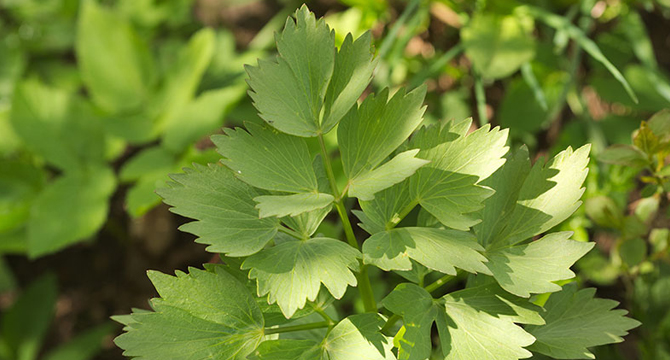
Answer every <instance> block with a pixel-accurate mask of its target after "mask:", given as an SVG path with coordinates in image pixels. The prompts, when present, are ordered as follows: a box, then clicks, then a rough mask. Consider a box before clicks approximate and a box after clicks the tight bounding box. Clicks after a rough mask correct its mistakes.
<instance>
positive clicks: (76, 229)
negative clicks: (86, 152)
mask: <svg viewBox="0 0 670 360" xmlns="http://www.w3.org/2000/svg"><path fill="white" fill-rule="evenodd" d="M115 188H116V178H115V176H114V173H113V172H112V170H111V169H109V168H107V167H92V168H89V169H87V170H82V171H79V172H73V173H68V174H65V175H63V176H61V177H59V178H58V179H56V180H55V181H53V182H52V183H50V184H49V185H48V186H46V187H45V188H44V190H43V191H42V192H41V193H40V194H39V196H38V197H37V198H36V199H35V202H34V203H33V206H32V210H31V213H30V219H29V220H28V254H29V255H30V256H31V257H33V258H35V257H39V256H43V255H46V254H50V253H53V252H56V251H58V250H60V249H62V248H64V247H66V246H68V245H71V244H73V243H75V242H77V241H81V240H84V239H86V238H87V237H89V236H92V235H94V234H95V233H96V232H97V231H98V229H100V227H101V226H102V225H103V224H104V223H105V220H106V219H107V212H108V210H109V204H108V201H109V198H110V196H111V195H112V193H113V192H114V189H115Z"/></svg>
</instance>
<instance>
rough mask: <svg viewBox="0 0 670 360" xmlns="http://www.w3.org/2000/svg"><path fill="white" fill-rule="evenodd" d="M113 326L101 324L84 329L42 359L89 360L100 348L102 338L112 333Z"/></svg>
mask: <svg viewBox="0 0 670 360" xmlns="http://www.w3.org/2000/svg"><path fill="white" fill-rule="evenodd" d="M113 331H114V326H112V324H103V325H100V326H97V327H95V328H92V329H86V330H84V332H83V333H82V334H80V335H77V336H76V337H75V338H74V339H72V340H70V341H69V342H67V343H65V344H63V345H61V346H59V347H57V348H56V349H54V350H52V351H51V352H49V353H48V354H47V355H45V356H44V360H89V359H92V358H93V357H94V356H95V355H96V353H97V352H98V351H100V349H101V348H102V342H103V340H104V339H105V338H106V337H107V336H109V335H111V334H112V332H113Z"/></svg>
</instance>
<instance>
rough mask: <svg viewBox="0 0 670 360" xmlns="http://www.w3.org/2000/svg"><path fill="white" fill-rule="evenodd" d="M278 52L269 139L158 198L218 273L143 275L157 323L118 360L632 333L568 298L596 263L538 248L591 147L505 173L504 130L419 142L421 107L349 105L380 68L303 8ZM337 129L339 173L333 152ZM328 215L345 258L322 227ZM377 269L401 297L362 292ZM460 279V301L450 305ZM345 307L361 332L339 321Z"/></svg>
mask: <svg viewBox="0 0 670 360" xmlns="http://www.w3.org/2000/svg"><path fill="white" fill-rule="evenodd" d="M277 49H278V53H279V54H278V56H277V57H276V59H274V60H261V61H259V63H258V66H255V67H249V68H248V73H249V85H250V87H251V92H250V95H251V97H252V99H253V100H254V104H255V106H256V108H257V109H258V112H259V115H260V117H261V118H262V119H263V120H264V121H265V124H256V123H248V124H247V125H246V130H245V129H234V130H226V131H225V135H218V136H214V137H213V138H212V140H213V141H214V143H215V144H216V146H217V148H218V151H219V152H220V153H221V155H223V160H222V163H221V164H211V165H209V166H197V165H195V166H194V168H191V169H185V172H184V173H182V174H178V175H174V176H173V180H174V182H173V183H172V184H171V185H170V187H169V188H167V189H163V190H161V191H160V192H159V193H160V195H161V196H162V197H163V198H164V199H165V202H166V203H168V204H169V205H171V206H173V208H172V210H173V211H174V212H175V213H178V214H181V215H184V216H187V217H190V218H193V219H195V221H194V222H191V223H188V224H186V225H184V226H183V227H182V230H184V231H187V232H190V233H193V234H195V235H196V236H198V240H197V241H198V242H199V243H203V244H207V245H209V246H208V247H207V250H208V251H211V252H213V253H218V254H220V255H221V258H222V260H223V261H222V262H223V264H207V265H205V268H204V270H200V269H191V270H190V271H189V273H183V272H177V274H176V277H175V276H170V275H165V274H161V273H158V272H150V273H149V277H150V279H151V281H152V282H153V283H154V285H155V286H156V289H157V290H158V293H159V294H160V298H158V299H154V300H153V301H152V302H151V306H152V309H153V311H144V310H136V311H135V312H134V313H133V314H131V315H126V316H120V317H118V318H117V319H118V320H119V321H120V322H122V323H123V324H125V325H126V327H125V331H126V332H125V333H124V334H122V335H121V336H119V337H118V338H117V339H116V344H117V345H118V346H120V347H121V348H123V349H124V350H125V355H126V356H129V357H134V358H138V359H182V360H183V359H194V360H195V359H257V360H261V359H272V360H294V359H305V360H308V359H330V360H351V359H387V360H388V359H411V360H425V359H428V358H440V359H461V360H462V359H467V360H471V359H472V360H474V359H477V360H487V359H495V360H507V359H522V358H529V357H531V356H533V353H536V354H543V355H546V356H549V357H553V358H557V359H576V358H580V359H587V358H593V355H592V354H591V353H590V352H589V350H588V348H589V347H593V346H597V345H602V344H606V343H612V342H617V341H621V336H624V335H625V334H627V330H629V329H631V328H634V327H635V326H637V325H638V322H637V321H635V320H632V319H629V318H626V317H624V315H625V313H626V312H625V311H624V310H613V308H614V307H615V306H616V302H614V301H611V300H602V299H597V298H594V290H593V289H584V290H578V289H577V286H575V284H567V285H564V286H563V287H561V286H560V285H559V283H560V284H565V283H566V282H565V281H564V280H567V279H570V278H572V277H574V273H572V272H571V271H570V269H569V268H570V266H572V264H573V263H574V262H575V261H576V260H577V259H579V258H580V257H582V256H583V255H584V254H586V253H587V252H588V251H589V250H590V249H591V248H592V247H593V244H592V243H584V242H577V241H574V240H570V236H571V234H570V233H566V232H558V233H547V231H548V230H550V229H551V228H552V227H554V226H555V225H556V224H558V223H560V222H561V221H563V220H564V219H565V218H567V217H568V216H569V215H570V214H572V213H573V212H574V211H575V210H576V209H577V207H579V205H580V201H579V199H580V197H581V195H582V192H583V189H582V187H581V186H582V182H583V180H584V178H585V176H586V168H585V167H586V165H587V162H588V151H589V148H588V146H586V147H583V148H580V149H578V150H574V151H573V150H572V149H567V150H565V151H563V152H562V153H560V154H559V155H557V156H556V157H555V158H553V159H551V160H549V161H548V162H546V163H545V162H544V161H539V162H538V163H536V164H535V165H534V166H531V164H530V160H529V156H528V152H527V151H526V150H525V149H524V148H520V149H518V150H517V151H516V152H514V153H508V147H507V146H506V145H505V143H506V140H507V131H505V130H500V129H497V128H494V129H491V128H490V127H489V126H484V127H482V128H480V129H478V130H476V131H474V132H472V133H470V134H468V130H469V129H470V125H471V124H470V121H462V122H448V123H445V124H444V125H441V126H427V127H425V126H424V127H421V124H422V116H423V113H424V111H425V108H424V107H423V99H424V95H425V91H426V90H425V87H419V88H417V89H414V90H412V91H409V92H407V91H405V90H404V89H400V90H397V91H394V92H393V93H392V92H391V91H390V90H388V89H386V90H383V91H381V92H380V93H379V94H376V95H372V94H371V95H368V96H367V97H366V98H365V100H364V101H363V102H362V103H361V104H357V101H358V99H359V97H360V96H361V94H362V93H363V91H364V90H365V88H366V87H367V85H368V84H369V82H370V80H371V77H372V74H373V70H374V68H375V64H376V60H375V58H374V55H373V53H372V51H371V49H372V47H371V36H370V34H369V33H368V34H365V35H363V36H361V37H360V38H358V39H356V40H354V39H353V37H352V36H351V35H348V36H347V37H346V39H345V40H344V42H343V44H342V45H341V47H339V49H336V48H335V45H334V33H333V32H332V31H331V30H330V29H329V27H328V26H327V25H326V24H325V23H324V21H323V20H317V19H316V18H315V16H314V15H313V14H312V13H310V12H309V10H308V9H307V8H306V7H302V8H301V9H300V10H298V11H297V12H296V13H295V15H294V17H293V18H289V19H288V20H287V22H286V26H285V29H284V30H283V32H282V33H281V34H279V35H278V36H277ZM335 128H337V130H336V131H337V147H338V152H337V154H334V153H335V152H334V151H333V152H331V151H329V150H328V146H327V143H326V141H325V140H324V135H326V134H327V133H329V132H330V131H335V130H334V129H335ZM417 129H418V130H417ZM311 143H316V144H317V146H316V149H318V150H316V151H314V152H316V153H315V154H312V153H311V152H310V151H311V150H310V149H313V147H312V148H311V147H310V146H309V144H311ZM312 151H313V150H312ZM338 158H339V159H341V167H340V165H339V163H338V162H335V161H334V159H338ZM340 169H341V173H342V175H341V178H342V179H340V180H341V181H338V176H337V173H338V170H340ZM353 199H356V200H357V201H358V205H359V206H360V210H351V209H350V208H351V207H355V204H353V201H350V200H353ZM331 211H334V212H336V213H337V215H334V216H339V221H340V222H341V228H342V229H343V231H342V232H343V236H342V239H338V238H335V237H337V236H335V235H331V237H329V236H325V235H324V234H326V233H332V231H324V230H323V229H322V227H320V224H321V223H322V222H323V221H324V219H325V218H326V217H328V215H329V214H330V213H331ZM349 212H353V213H354V214H355V215H356V217H358V219H359V220H360V222H361V224H360V228H361V229H362V230H364V231H365V232H367V234H368V235H363V231H357V230H356V229H355V228H354V226H353V225H352V223H351V221H350V216H349ZM543 234H544V236H542V237H541V238H540V239H538V240H535V238H536V237H537V236H538V235H543ZM372 268H378V269H380V270H382V271H381V272H382V273H383V272H388V273H391V272H393V273H396V274H401V276H402V278H404V279H406V282H402V283H399V284H398V283H397V282H396V281H397V280H393V279H401V277H399V276H395V277H394V276H391V274H389V276H386V277H379V279H382V278H384V279H390V280H388V283H387V282H381V281H380V283H379V284H375V287H374V288H373V286H372V285H371V281H370V276H369V270H371V269H372ZM457 269H458V270H457ZM371 272H372V271H370V273H371ZM374 272H375V273H379V272H380V271H378V270H375V271H374ZM459 273H460V274H467V273H470V274H471V275H467V276H469V279H468V281H467V285H466V286H465V288H464V289H462V290H457V291H451V292H448V293H446V295H445V294H444V293H445V291H446V290H445V288H443V287H442V285H443V284H445V283H447V282H448V281H449V280H450V279H452V278H454V277H455V276H457V275H458V274H459ZM436 274H437V276H436ZM460 278H462V276H459V277H457V279H460ZM426 279H429V280H430V279H437V280H436V281H434V282H431V281H426ZM425 282H428V284H424V283H425ZM322 285H323V286H322ZM396 285H397V286H396ZM385 286H386V289H385ZM393 286H395V288H392V287H393ZM350 287H357V290H358V291H357V293H358V295H359V298H360V300H362V304H363V309H364V311H361V313H358V314H351V313H352V312H355V310H356V309H357V306H351V303H348V304H347V306H340V304H341V303H342V302H343V301H345V300H341V299H342V297H343V296H344V295H345V293H346V292H347V291H348V290H349V291H351V289H350ZM384 291H385V293H384V294H381V295H383V297H380V294H379V293H381V292H384ZM536 294H541V295H539V296H536ZM438 295H441V296H438ZM434 329H436V330H434ZM543 355H539V356H543Z"/></svg>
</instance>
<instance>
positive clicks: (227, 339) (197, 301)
mask: <svg viewBox="0 0 670 360" xmlns="http://www.w3.org/2000/svg"><path fill="white" fill-rule="evenodd" d="M189 272H190V273H189V274H186V273H183V272H180V271H178V272H177V276H176V277H173V276H169V275H165V274H161V273H159V272H155V271H150V272H149V273H148V275H149V278H150V279H151V282H152V283H153V284H154V286H155V287H156V290H157V291H158V294H159V295H160V296H161V297H160V298H157V299H153V300H152V302H151V305H152V308H153V310H154V311H153V312H148V311H139V312H137V311H136V312H134V313H133V315H132V321H129V322H127V323H126V328H125V331H126V332H125V333H124V334H121V335H120V336H119V337H117V338H116V339H115V340H114V341H115V343H116V345H118V346H119V347H120V348H122V349H124V350H125V352H124V355H125V356H129V357H133V358H136V359H140V360H144V359H147V360H148V359H156V358H165V359H177V358H178V359H183V360H196V359H198V360H199V359H204V358H212V359H231V360H233V359H234V360H242V359H246V356H247V355H248V354H250V353H251V352H252V351H253V350H254V349H255V348H256V347H257V346H258V344H259V343H260V342H261V341H262V340H263V326H264V322H263V314H262V313H261V310H260V308H259V307H258V305H257V304H256V302H255V301H254V299H253V297H252V296H251V294H250V293H249V292H248V291H247V289H246V287H244V285H242V284H241V283H239V282H238V281H237V280H235V278H233V277H232V275H230V274H228V273H227V272H226V271H225V270H223V268H222V266H213V267H211V270H209V271H204V270H198V269H194V268H190V269H189ZM175 340H178V341H175Z"/></svg>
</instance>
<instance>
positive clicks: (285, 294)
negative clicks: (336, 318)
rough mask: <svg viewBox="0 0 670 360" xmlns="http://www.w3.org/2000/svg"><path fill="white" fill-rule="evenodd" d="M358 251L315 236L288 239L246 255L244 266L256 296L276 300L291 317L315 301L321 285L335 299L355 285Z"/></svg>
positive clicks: (343, 244)
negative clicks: (254, 282)
mask: <svg viewBox="0 0 670 360" xmlns="http://www.w3.org/2000/svg"><path fill="white" fill-rule="evenodd" d="M360 256H361V254H360V253H359V252H358V250H356V249H354V248H352V247H351V246H349V245H348V244H346V243H344V242H342V241H340V240H335V239H328V238H314V239H309V240H305V241H287V242H283V243H281V244H279V245H276V246H274V247H272V248H269V249H265V250H263V251H261V252H259V253H257V254H255V255H252V256H250V257H249V258H247V259H246V260H245V261H244V263H243V264H242V268H243V269H250V271H249V278H251V279H256V281H257V284H258V296H264V295H266V294H268V295H269V296H268V302H269V303H270V304H272V303H275V302H276V303H277V305H279V307H280V308H281V310H282V312H283V313H284V316H286V317H287V318H290V317H291V316H293V314H294V313H295V312H296V310H298V309H302V308H303V307H304V306H305V303H306V302H307V300H309V301H314V299H316V296H317V294H318V293H319V288H320V287H321V284H323V285H325V286H326V288H327V289H328V291H330V293H331V294H332V295H333V297H335V298H336V299H340V298H342V296H343V295H344V293H345V291H346V290H347V286H349V285H351V286H355V285H356V283H357V282H356V277H355V276H354V274H353V272H352V271H358V262H359V261H358V259H359V258H360Z"/></svg>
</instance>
